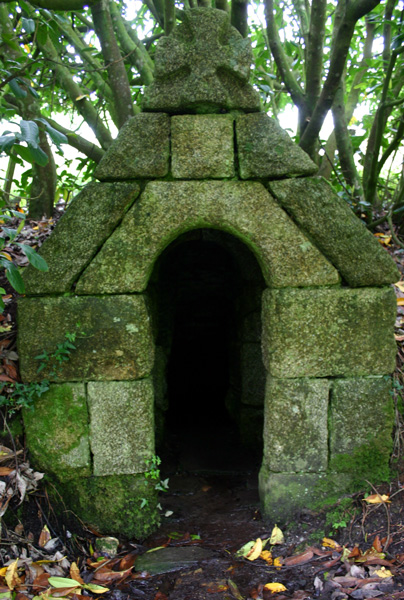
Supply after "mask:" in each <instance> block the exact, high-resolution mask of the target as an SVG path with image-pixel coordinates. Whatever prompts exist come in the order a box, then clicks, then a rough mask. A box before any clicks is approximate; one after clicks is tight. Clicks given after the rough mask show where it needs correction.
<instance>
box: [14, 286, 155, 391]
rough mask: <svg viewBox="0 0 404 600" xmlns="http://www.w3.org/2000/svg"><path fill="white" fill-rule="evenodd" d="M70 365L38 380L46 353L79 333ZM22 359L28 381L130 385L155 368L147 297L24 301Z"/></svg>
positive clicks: (20, 307) (21, 308) (46, 372)
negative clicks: (130, 382)
mask: <svg viewBox="0 0 404 600" xmlns="http://www.w3.org/2000/svg"><path fill="white" fill-rule="evenodd" d="M77 323H80V328H79V331H80V332H83V334H81V333H78V335H77V338H76V340H75V342H74V344H75V346H76V349H75V350H71V353H70V356H69V360H67V361H66V362H63V363H62V366H61V369H60V370H59V371H57V372H56V373H54V374H53V375H52V374H51V373H50V372H49V369H48V368H45V369H43V370H42V371H41V373H40V374H39V375H38V372H37V371H38V367H39V364H40V361H39V360H36V359H35V357H36V356H39V355H42V354H43V352H47V353H48V354H52V353H53V352H54V351H55V350H56V348H57V345H58V344H62V343H63V342H64V341H65V335H66V333H73V332H77ZM18 354H19V357H20V372H21V377H22V379H23V381H25V382H29V381H37V380H39V379H50V380H51V381H60V382H62V381H82V380H131V379H139V378H141V377H145V376H147V375H149V374H150V372H151V369H152V367H153V358H154V350H153V340H152V331H151V323H150V318H149V314H148V309H147V307H146V301H145V298H144V296H118V297H106V298H101V297H95V296H87V297H84V298H80V297H79V298H77V297H75V298H72V297H56V298H21V299H20V300H19V302H18Z"/></svg>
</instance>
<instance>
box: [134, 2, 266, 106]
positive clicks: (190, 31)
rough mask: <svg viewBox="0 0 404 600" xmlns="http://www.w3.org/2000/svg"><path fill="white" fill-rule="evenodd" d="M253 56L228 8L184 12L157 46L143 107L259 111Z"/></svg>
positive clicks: (248, 43)
mask: <svg viewBox="0 0 404 600" xmlns="http://www.w3.org/2000/svg"><path fill="white" fill-rule="evenodd" d="M252 58H253V57H252V52H251V47H250V42H249V40H247V39H244V38H243V37H242V36H241V35H240V33H239V32H238V31H237V29H235V28H234V27H232V26H231V25H230V19H229V15H228V14H226V12H225V11H222V10H215V9H212V8H195V9H192V10H186V11H184V13H183V18H182V23H181V24H180V25H178V26H177V27H175V29H174V30H173V32H172V33H171V34H170V35H169V36H167V37H163V38H162V39H161V40H159V42H158V44H157V47H156V52H155V71H154V81H153V83H152V84H151V85H149V86H148V87H147V88H146V90H145V95H144V98H143V110H145V111H163V112H169V113H177V114H179V113H183V112H201V113H208V112H219V111H220V110H221V109H222V110H223V109H224V110H245V111H248V112H250V111H257V110H260V99H259V94H258V92H256V91H255V90H254V89H253V87H252V86H251V85H249V84H248V77H249V73H250V67H251V63H252Z"/></svg>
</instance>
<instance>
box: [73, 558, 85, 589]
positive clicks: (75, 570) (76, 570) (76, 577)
mask: <svg viewBox="0 0 404 600" xmlns="http://www.w3.org/2000/svg"><path fill="white" fill-rule="evenodd" d="M70 577H71V578H72V579H74V581H77V583H80V584H83V583H84V581H83V579H82V577H81V575H80V570H79V568H78V566H77V564H76V563H75V562H73V563H72V564H71V565H70Z"/></svg>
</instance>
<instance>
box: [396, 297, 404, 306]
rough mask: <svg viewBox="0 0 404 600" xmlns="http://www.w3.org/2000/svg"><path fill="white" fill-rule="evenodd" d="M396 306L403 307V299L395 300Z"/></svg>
mask: <svg viewBox="0 0 404 600" xmlns="http://www.w3.org/2000/svg"><path fill="white" fill-rule="evenodd" d="M397 304H398V306H404V298H397Z"/></svg>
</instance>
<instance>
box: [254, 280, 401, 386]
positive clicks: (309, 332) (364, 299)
mask: <svg viewBox="0 0 404 600" xmlns="http://www.w3.org/2000/svg"><path fill="white" fill-rule="evenodd" d="M395 315H396V298H395V295H394V292H393V290H392V289H391V288H381V289H377V288H365V289H346V288H344V289H317V290H315V289H312V290H291V289H289V290H267V291H265V292H264V294H263V312H262V321H263V338H262V339H263V356H264V364H265V366H266V368H267V370H269V372H270V374H271V375H273V376H274V377H284V378H294V377H327V376H340V377H341V376H343V377H351V376H361V375H384V374H389V373H392V372H393V371H394V367H395V357H396V343H395V340H394V334H393V328H394V321H395Z"/></svg>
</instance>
